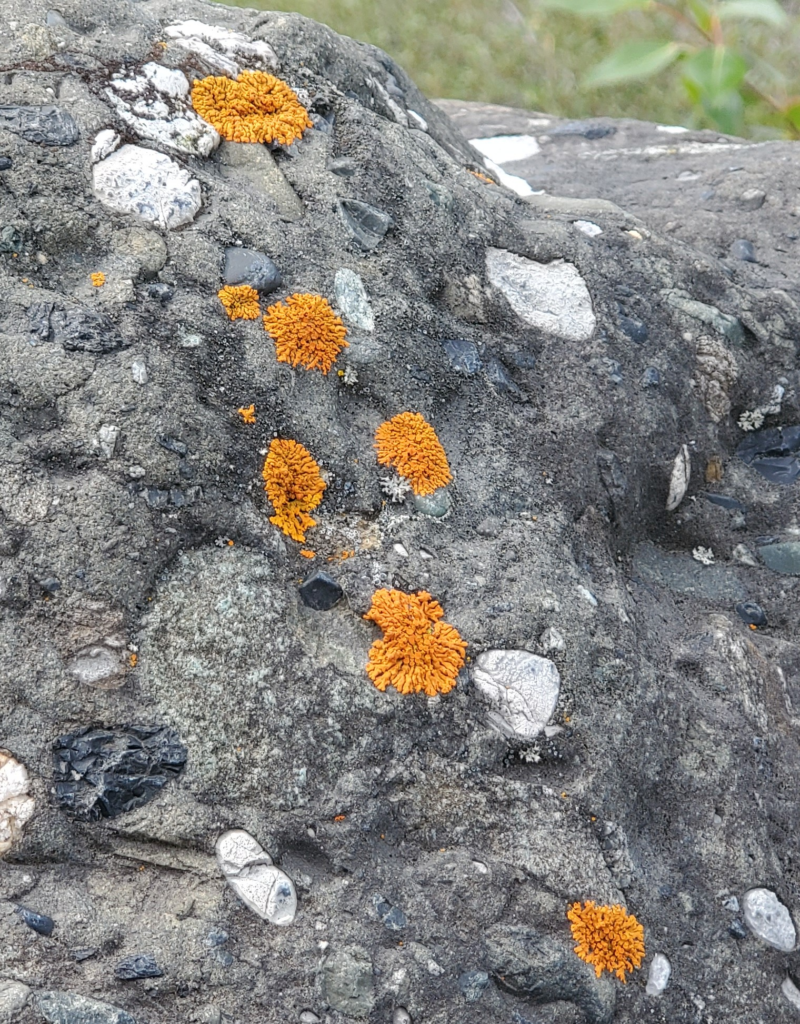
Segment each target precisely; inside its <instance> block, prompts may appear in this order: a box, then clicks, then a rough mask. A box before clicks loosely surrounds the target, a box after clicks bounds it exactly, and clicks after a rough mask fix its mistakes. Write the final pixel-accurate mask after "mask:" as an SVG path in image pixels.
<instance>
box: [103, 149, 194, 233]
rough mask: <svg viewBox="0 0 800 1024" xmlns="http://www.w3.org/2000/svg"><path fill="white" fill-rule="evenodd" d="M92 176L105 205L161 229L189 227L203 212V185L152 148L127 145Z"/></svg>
mask: <svg viewBox="0 0 800 1024" xmlns="http://www.w3.org/2000/svg"><path fill="white" fill-rule="evenodd" d="M92 175H93V179H94V191H95V195H96V196H97V198H98V199H99V200H100V202H101V203H103V204H104V205H105V206H107V207H109V209H111V210H115V211H116V212H117V213H133V214H135V215H136V216H137V217H139V218H141V220H143V221H145V222H146V223H148V224H157V225H158V227H160V228H165V229H168V228H177V227H180V226H181V224H188V223H190V221H192V220H194V217H195V215H196V214H197V211H198V210H199V209H200V183H199V182H198V181H197V180H196V179H195V178H193V177H192V176H191V175H190V174H189V172H188V171H186V170H184V168H183V167H181V166H179V165H178V164H176V163H175V161H174V160H170V158H169V157H168V156H164V155H163V153H155V152H153V150H152V149H143V148H142V147H141V146H132V145H125V146H123V147H122V148H121V149H118V150H117V151H116V152H115V153H112V154H111V155H110V156H108V157H106V158H105V160H101V161H100V163H97V164H95V166H94V169H93V171H92Z"/></svg>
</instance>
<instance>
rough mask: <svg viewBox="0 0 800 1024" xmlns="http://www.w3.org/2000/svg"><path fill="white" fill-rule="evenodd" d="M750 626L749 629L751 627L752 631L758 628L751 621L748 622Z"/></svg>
mask: <svg viewBox="0 0 800 1024" xmlns="http://www.w3.org/2000/svg"><path fill="white" fill-rule="evenodd" d="M750 628H751V629H752V630H753V631H755V630H757V629H758V626H756V625H755V623H752V622H751V623H750Z"/></svg>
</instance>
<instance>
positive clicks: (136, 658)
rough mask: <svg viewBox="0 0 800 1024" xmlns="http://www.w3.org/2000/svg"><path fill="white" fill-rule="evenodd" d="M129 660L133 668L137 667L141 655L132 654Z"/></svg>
mask: <svg viewBox="0 0 800 1024" xmlns="http://www.w3.org/2000/svg"><path fill="white" fill-rule="evenodd" d="M128 662H129V664H130V666H131V668H136V666H137V664H138V662H139V655H138V654H132V655H131V656H130V658H128Z"/></svg>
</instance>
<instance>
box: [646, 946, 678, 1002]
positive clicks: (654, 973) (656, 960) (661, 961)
mask: <svg viewBox="0 0 800 1024" xmlns="http://www.w3.org/2000/svg"><path fill="white" fill-rule="evenodd" d="M670 974H672V965H671V964H670V962H669V960H667V958H666V957H665V956H664V954H663V953H656V955H655V956H654V957H653V962H652V963H651V964H650V973H649V974H648V975H647V988H646V989H645V992H646V993H647V994H648V995H649V996H660V995H661V993H662V992H663V991H664V989H665V988H666V987H667V982H668V981H669V976H670Z"/></svg>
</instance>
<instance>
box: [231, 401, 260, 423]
mask: <svg viewBox="0 0 800 1024" xmlns="http://www.w3.org/2000/svg"><path fill="white" fill-rule="evenodd" d="M236 411H237V412H238V413H239V415H240V416H241V418H242V423H248V424H250V425H252V424H253V423H255V421H256V407H255V404H251V405H243V406H241V408H239V409H237V410H236Z"/></svg>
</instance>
